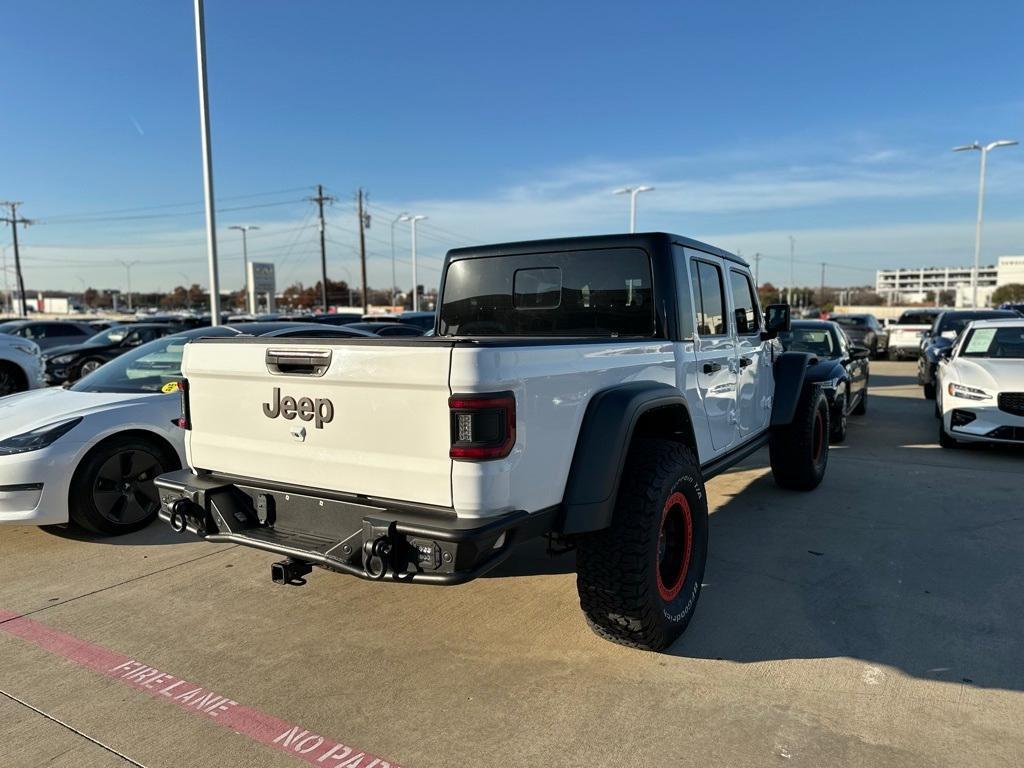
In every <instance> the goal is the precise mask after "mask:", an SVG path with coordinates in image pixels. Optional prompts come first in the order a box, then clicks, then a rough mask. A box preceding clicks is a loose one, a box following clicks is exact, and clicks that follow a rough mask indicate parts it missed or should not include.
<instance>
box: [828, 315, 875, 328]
mask: <svg viewBox="0 0 1024 768" xmlns="http://www.w3.org/2000/svg"><path fill="white" fill-rule="evenodd" d="M832 320H834V321H835V322H837V323H839V324H840V325H842V326H845V327H847V328H863V327H864V326H865V325H867V324H868V319H867V318H866V317H833V318H832Z"/></svg>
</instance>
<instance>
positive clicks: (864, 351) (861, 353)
mask: <svg viewBox="0 0 1024 768" xmlns="http://www.w3.org/2000/svg"><path fill="white" fill-rule="evenodd" d="M869 357H871V350H870V349H868V348H867V347H858V346H857V345H855V344H854V345H851V346H850V359H851V360H867V359H868V358H869Z"/></svg>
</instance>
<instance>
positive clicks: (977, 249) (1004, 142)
mask: <svg viewBox="0 0 1024 768" xmlns="http://www.w3.org/2000/svg"><path fill="white" fill-rule="evenodd" d="M1016 143H1017V142H1016V141H1015V140H1013V139H1000V140H999V141H993V142H990V143H988V144H984V145H982V144H979V143H978V142H976V141H975V142H973V143H971V144H964V145H963V146H960V147H953V151H954V152H966V151H968V150H975V149H976V150H978V151H979V152H981V171H980V177H979V180H978V219H977V221H976V222H975V224H974V269H972V270H971V306H972V307H977V306H978V270H979V269H980V266H979V265H980V262H981V222H982V217H983V216H984V210H985V165H986V160H987V159H988V153H989V152H990V151H992V150H993V149H998V148H999V147H1012V146H1013V145H1015V144H1016Z"/></svg>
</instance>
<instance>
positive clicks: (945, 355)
mask: <svg viewBox="0 0 1024 768" xmlns="http://www.w3.org/2000/svg"><path fill="white" fill-rule="evenodd" d="M935 354H936V355H937V356H938V358H939V361H940V362H941V361H943V360H949V358H951V357H952V356H953V347H942V348H941V349H937V350H935Z"/></svg>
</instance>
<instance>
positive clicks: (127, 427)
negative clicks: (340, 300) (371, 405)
mask: <svg viewBox="0 0 1024 768" xmlns="http://www.w3.org/2000/svg"><path fill="white" fill-rule="evenodd" d="M242 333H247V334H254V335H268V336H303V337H311V336H372V335H373V334H368V333H365V332H361V331H354V330H349V329H347V328H345V327H344V326H340V327H334V326H323V325H313V324H309V323H241V324H237V325H232V326H218V327H216V328H196V329H194V330H190V331H185V332H184V333H179V334H175V335H173V336H166V337H164V338H162V339H158V340H156V341H152V342H150V343H148V344H143V345H142V346H139V347H137V348H135V349H134V350H132V351H131V352H129V353H127V354H125V355H122V356H121V357H119V358H117V359H116V360H113V361H111V362H109V363H107V364H106V365H104V366H102V367H101V368H99V369H98V370H97V371H95V372H94V373H92V374H90V375H88V376H85V377H84V378H82V379H80V380H79V381H78V382H77V383H75V384H74V385H73V386H72V387H70V388H68V389H62V388H59V387H51V388H49V389H37V390H34V391H31V392H21V393H18V394H14V395H9V396H8V397H3V398H0V523H17V524H28V525H51V524H60V523H67V522H68V521H69V519H70V520H72V521H74V522H75V523H77V524H78V525H80V526H82V527H83V528H86V529H87V530H89V531H92V532H94V533H99V534H106V535H113V534H121V533H129V532H131V531H135V530H138V529H140V528H142V527H144V526H146V525H148V524H149V523H150V522H152V520H153V519H154V518H155V517H156V514H157V512H158V510H159V506H160V504H159V500H158V496H157V492H156V487H155V486H154V484H153V478H154V477H156V476H157V475H159V474H161V473H162V472H166V471H168V470H171V469H177V468H179V467H181V466H183V464H184V461H185V437H184V432H183V431H182V430H181V429H180V428H179V427H178V426H177V420H178V417H179V415H180V409H181V405H180V398H179V395H178V394H177V391H178V381H179V380H180V378H181V355H182V352H183V351H184V347H185V344H186V343H187V342H188V341H189V340H190V339H195V338H199V337H201V336H231V335H239V334H242Z"/></svg>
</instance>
